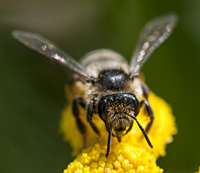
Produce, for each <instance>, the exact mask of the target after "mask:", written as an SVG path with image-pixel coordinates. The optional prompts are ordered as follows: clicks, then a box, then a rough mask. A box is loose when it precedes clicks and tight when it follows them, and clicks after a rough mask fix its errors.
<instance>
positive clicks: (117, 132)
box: [98, 93, 140, 141]
mask: <svg viewBox="0 0 200 173" xmlns="http://www.w3.org/2000/svg"><path fill="white" fill-rule="evenodd" d="M139 108H140V106H139V102H138V100H137V98H136V97H135V95H134V94H131V93H119V94H111V95H107V96H104V97H102V98H101V100H100V102H99V106H98V113H99V116H100V118H101V119H102V120H103V121H104V123H105V126H106V129H107V131H108V132H109V131H110V129H111V128H112V135H113V136H116V137H117V138H118V140H119V141H121V137H122V136H123V135H125V134H127V133H128V132H129V130H130V129H131V128H132V125H133V119H132V118H131V117H130V116H129V114H131V115H134V116H137V114H138V112H139Z"/></svg>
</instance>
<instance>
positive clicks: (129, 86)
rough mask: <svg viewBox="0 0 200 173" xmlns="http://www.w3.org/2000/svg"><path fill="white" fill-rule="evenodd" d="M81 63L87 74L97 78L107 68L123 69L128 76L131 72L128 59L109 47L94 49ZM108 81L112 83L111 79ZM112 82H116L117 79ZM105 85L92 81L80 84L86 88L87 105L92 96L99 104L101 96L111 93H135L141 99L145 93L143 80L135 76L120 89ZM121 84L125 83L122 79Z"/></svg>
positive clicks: (85, 98) (111, 69) (82, 87)
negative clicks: (142, 84)
mask: <svg viewBox="0 0 200 173" xmlns="http://www.w3.org/2000/svg"><path fill="white" fill-rule="evenodd" d="M81 64H82V65H83V66H84V67H85V69H86V72H87V74H88V75H91V76H94V77H95V78H98V77H99V75H100V74H101V73H102V72H104V71H106V70H110V71H114V70H121V71H122V72H124V74H126V75H127V76H128V73H129V65H128V63H127V61H126V60H125V59H124V58H123V57H122V56H121V55H120V54H118V53H116V52H114V51H112V50H108V49H100V50H96V51H92V52H91V53H89V54H87V55H86V56H84V57H83V59H82V61H81ZM107 82H108V84H110V81H107ZM112 82H113V83H114V82H115V81H112ZM105 85H106V84H105ZM105 85H101V84H97V85H92V84H91V83H85V84H83V85H82V86H80V85H79V86H80V87H81V88H80V90H82V89H84V100H85V101H86V104H87V105H88V104H89V102H90V100H91V99H92V98H95V100H96V104H98V101H99V100H100V98H102V97H103V96H105V95H110V94H116V93H134V94H135V95H136V97H137V98H138V99H139V100H140V99H141V97H142V95H143V92H142V89H141V80H140V79H139V78H135V79H134V81H133V80H127V81H126V83H125V84H124V85H125V87H121V88H118V89H116V88H109V89H108V88H107V87H106V86H105ZM119 85H123V84H122V81H120V84H119Z"/></svg>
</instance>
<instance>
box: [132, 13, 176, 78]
mask: <svg viewBox="0 0 200 173" xmlns="http://www.w3.org/2000/svg"><path fill="white" fill-rule="evenodd" d="M176 23H177V16H176V14H173V13H169V14H166V15H164V16H161V17H158V18H155V19H153V20H152V21H150V22H148V23H147V24H146V26H145V27H144V28H143V30H142V32H141V34H140V37H139V41H138V43H137V46H136V48H135V51H134V54H133V56H132V59H131V64H130V76H131V77H135V76H137V75H138V74H139V72H140V70H141V67H142V66H143V65H144V63H145V62H146V60H147V59H148V58H149V56H150V55H151V54H152V53H153V51H154V50H155V49H156V48H157V47H158V46H160V44H161V43H163V42H164V41H165V40H166V39H167V38H168V37H169V35H170V34H171V33H172V31H173V29H174V27H175V26H176Z"/></svg>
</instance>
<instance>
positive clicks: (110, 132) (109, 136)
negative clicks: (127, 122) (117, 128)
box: [106, 115, 116, 157]
mask: <svg viewBox="0 0 200 173" xmlns="http://www.w3.org/2000/svg"><path fill="white" fill-rule="evenodd" d="M115 118H116V115H115V116H114V117H113V119H112V121H111V123H110V129H109V135H108V144H107V152H106V157H108V156H109V154H110V148H111V138H112V125H113V123H114V121H115Z"/></svg>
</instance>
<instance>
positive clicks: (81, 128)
mask: <svg viewBox="0 0 200 173" xmlns="http://www.w3.org/2000/svg"><path fill="white" fill-rule="evenodd" d="M79 105H81V106H82V107H85V103H84V102H83V99H82V98H81V97H76V98H75V99H74V101H73V104H72V112H73V115H74V117H75V118H76V124H77V126H78V129H79V131H80V132H81V133H82V134H85V131H86V129H85V125H84V124H83V122H82V121H81V119H80V111H79Z"/></svg>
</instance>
